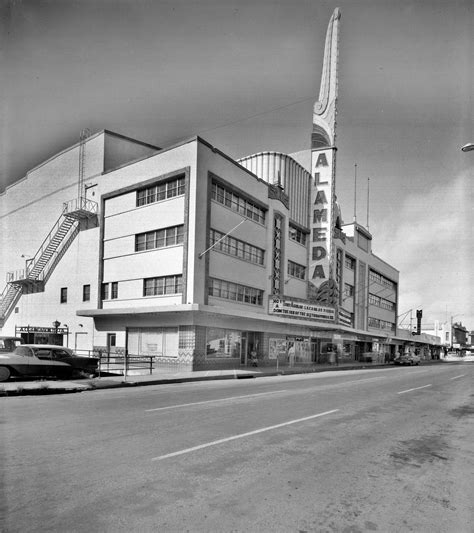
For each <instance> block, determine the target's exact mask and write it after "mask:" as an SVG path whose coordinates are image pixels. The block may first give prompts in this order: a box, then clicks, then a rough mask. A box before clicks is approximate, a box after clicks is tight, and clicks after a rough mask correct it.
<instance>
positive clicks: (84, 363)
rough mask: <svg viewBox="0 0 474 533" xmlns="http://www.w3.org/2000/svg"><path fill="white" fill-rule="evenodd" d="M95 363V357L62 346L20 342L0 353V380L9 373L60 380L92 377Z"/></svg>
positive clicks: (95, 371)
mask: <svg viewBox="0 0 474 533" xmlns="http://www.w3.org/2000/svg"><path fill="white" fill-rule="evenodd" d="M98 365H99V359H98V358H97V357H83V356H79V355H75V354H74V352H73V351H72V350H70V349H69V348H65V347H64V346H52V345H48V344H22V345H20V346H17V347H16V348H15V349H14V351H13V352H10V353H3V354H2V353H0V381H6V380H7V379H8V378H9V377H10V376H16V377H19V376H27V377H55V378H62V379H69V378H74V377H85V376H95V375H96V374H97V372H98Z"/></svg>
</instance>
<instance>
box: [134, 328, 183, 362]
mask: <svg viewBox="0 0 474 533" xmlns="http://www.w3.org/2000/svg"><path fill="white" fill-rule="evenodd" d="M178 342H179V329H178V328H130V329H129V330H128V342H127V348H128V353H129V354H130V355H154V356H156V357H178Z"/></svg>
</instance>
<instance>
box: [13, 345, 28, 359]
mask: <svg viewBox="0 0 474 533" xmlns="http://www.w3.org/2000/svg"><path fill="white" fill-rule="evenodd" d="M15 355H22V356H24V357H31V356H32V353H31V350H30V349H29V348H27V347H26V346H17V347H16V348H15Z"/></svg>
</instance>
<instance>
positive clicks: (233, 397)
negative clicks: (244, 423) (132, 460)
mask: <svg viewBox="0 0 474 533" xmlns="http://www.w3.org/2000/svg"><path fill="white" fill-rule="evenodd" d="M279 392H287V391H286V389H285V390H275V391H269V392H258V393H255V394H246V395H245V396H229V397H228V398H217V399H216V400H205V401H203V402H192V403H180V404H177V405H168V406H167V407H156V408H154V409H145V413H151V412H152V411H163V410H165V409H178V407H189V406H190V405H202V404H204V403H215V402H226V401H228V400H240V399H242V398H254V397H255V396H263V395H265V394H277V393H279Z"/></svg>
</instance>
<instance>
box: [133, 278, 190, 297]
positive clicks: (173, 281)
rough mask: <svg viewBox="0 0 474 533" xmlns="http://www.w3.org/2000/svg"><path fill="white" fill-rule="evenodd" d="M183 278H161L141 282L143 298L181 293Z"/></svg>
mask: <svg viewBox="0 0 474 533" xmlns="http://www.w3.org/2000/svg"><path fill="white" fill-rule="evenodd" d="M182 285H183V276H182V275H181V274H178V275H176V276H162V277H159V278H147V279H144V280H143V296H162V295H164V294H179V293H181V292H183V287H182Z"/></svg>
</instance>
